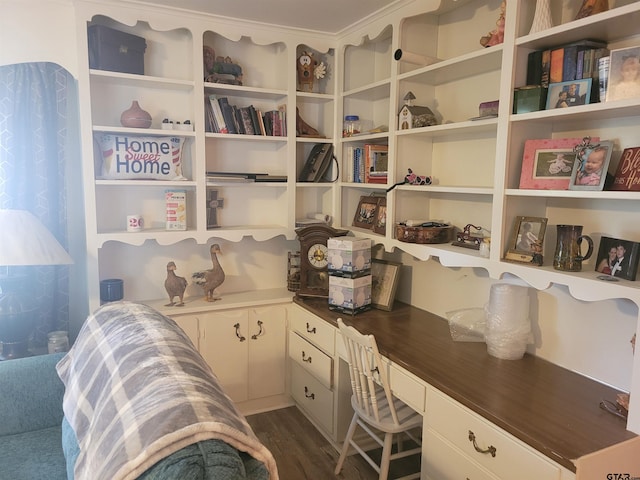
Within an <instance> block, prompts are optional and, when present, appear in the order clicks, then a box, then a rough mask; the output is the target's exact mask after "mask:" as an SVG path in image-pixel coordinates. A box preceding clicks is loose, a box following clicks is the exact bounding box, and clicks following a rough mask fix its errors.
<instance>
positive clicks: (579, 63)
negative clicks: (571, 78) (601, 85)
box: [576, 50, 585, 80]
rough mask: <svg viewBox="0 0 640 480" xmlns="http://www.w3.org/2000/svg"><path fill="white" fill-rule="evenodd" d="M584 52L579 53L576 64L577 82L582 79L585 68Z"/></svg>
mask: <svg viewBox="0 0 640 480" xmlns="http://www.w3.org/2000/svg"><path fill="white" fill-rule="evenodd" d="M584 54H585V51H584V50H580V51H579V52H578V60H577V63H576V80H581V79H582V69H583V68H584Z"/></svg>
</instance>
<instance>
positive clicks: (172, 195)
mask: <svg viewBox="0 0 640 480" xmlns="http://www.w3.org/2000/svg"><path fill="white" fill-rule="evenodd" d="M164 199H165V204H166V209H167V226H166V229H167V230H186V229H187V193H186V192H185V191H184V190H166V191H165V192H164Z"/></svg>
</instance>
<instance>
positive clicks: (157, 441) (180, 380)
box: [58, 302, 278, 480]
mask: <svg viewBox="0 0 640 480" xmlns="http://www.w3.org/2000/svg"><path fill="white" fill-rule="evenodd" d="M58 374H59V375H60V378H61V379H62V381H63V383H64V384H65V387H66V391H65V395H64V401H63V409H64V413H65V416H66V418H67V420H68V421H69V423H70V424H71V427H72V428H73V430H74V432H75V434H76V437H77V440H78V444H79V446H80V455H79V456H78V459H77V461H76V464H75V478H76V479H77V480H83V479H92V480H95V479H110V480H120V479H135V478H137V477H138V476H139V475H141V474H142V473H144V472H145V471H146V470H147V469H148V468H149V467H151V466H152V465H154V464H155V463H156V462H158V461H159V460H161V459H163V458H165V457H167V456H169V455H171V454H172V453H174V452H176V451H178V450H180V449H181V448H183V447H185V446H187V445H191V444H194V443H196V442H200V441H204V440H209V439H220V440H223V441H225V442H226V443H228V444H229V445H231V446H233V447H234V448H236V449H238V450H240V451H243V452H247V453H248V454H250V455H251V456H252V457H254V458H255V459H257V460H259V461H261V462H263V463H264V465H265V466H266V468H267V470H268V471H269V476H270V477H269V478H270V480H278V472H277V468H276V464H275V460H274V459H273V456H272V455H271V452H269V450H268V449H267V448H266V447H265V446H264V445H262V444H261V443H260V441H259V440H258V439H257V437H256V436H255V434H254V433H253V431H252V430H251V427H250V426H249V424H248V423H247V422H246V420H245V418H244V417H243V416H242V415H241V414H240V413H239V412H238V411H237V409H236V408H235V406H234V404H233V402H232V401H231V399H230V398H229V397H228V396H227V395H226V394H225V393H224V391H223V390H222V388H221V387H220V385H219V383H218V380H217V378H216V377H215V375H214V374H213V372H212V371H211V369H210V368H209V366H208V365H207V364H206V362H205V361H204V360H203V359H202V357H201V356H200V354H199V353H198V352H197V351H196V349H195V348H194V347H193V344H192V343H191V341H190V340H189V338H188V337H187V336H186V334H185V333H184V332H183V331H182V330H181V329H180V328H179V327H178V326H177V325H176V323H175V322H174V321H173V320H171V319H169V318H167V317H165V316H163V315H162V314H160V313H159V312H157V311H155V310H153V309H152V308H150V307H147V306H145V305H142V304H137V303H131V302H116V303H110V304H106V305H104V306H102V307H101V308H99V309H98V310H97V311H96V312H95V313H94V314H93V315H90V316H89V317H88V319H87V321H86V323H85V324H84V325H83V327H82V329H81V331H80V334H79V335H78V338H77V340H76V342H75V343H74V345H73V347H72V348H71V350H70V351H69V353H68V354H67V355H66V356H65V357H64V358H63V359H62V360H61V361H60V362H59V363H58Z"/></svg>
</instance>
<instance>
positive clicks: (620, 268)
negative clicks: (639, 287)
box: [595, 237, 640, 281]
mask: <svg viewBox="0 0 640 480" xmlns="http://www.w3.org/2000/svg"><path fill="white" fill-rule="evenodd" d="M638 259H640V243H638V242H632V241H630V240H620V239H618V238H612V237H602V238H601V239H600V246H599V248H598V258H597V261H596V265H595V271H596V272H598V273H600V274H601V275H600V276H598V278H599V279H601V280H609V281H611V280H613V281H615V280H616V279H619V278H623V279H625V280H631V281H634V280H635V279H636V275H637V272H638Z"/></svg>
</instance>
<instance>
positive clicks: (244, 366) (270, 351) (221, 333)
mask: <svg viewBox="0 0 640 480" xmlns="http://www.w3.org/2000/svg"><path fill="white" fill-rule="evenodd" d="M173 319H174V320H175V321H176V323H178V325H180V327H182V328H183V329H184V331H185V332H186V333H187V335H189V338H191V340H192V341H193V342H194V344H195V345H196V347H197V348H198V350H199V351H200V353H201V354H202V356H203V357H204V359H205V360H206V361H207V363H208V364H209V365H210V366H211V368H212V370H213V371H214V373H215V374H216V375H217V377H218V379H219V380H220V383H221V384H222V386H223V388H224V389H225V391H226V392H227V394H228V395H229V396H230V397H231V399H232V400H233V401H234V402H236V404H238V406H239V407H240V410H241V411H242V412H243V413H244V414H247V413H249V411H253V410H256V409H257V410H266V409H269V408H272V407H273V405H272V404H271V403H260V402H256V401H260V400H261V399H267V398H271V397H273V398H275V399H279V400H277V401H278V402H279V406H284V404H287V403H289V402H288V401H287V400H286V399H287V383H286V353H285V352H286V329H287V306H286V305H270V306H265V307H256V308H240V309H231V310H215V311H206V312H200V313H192V314H186V315H177V316H173ZM249 402H253V403H249Z"/></svg>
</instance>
